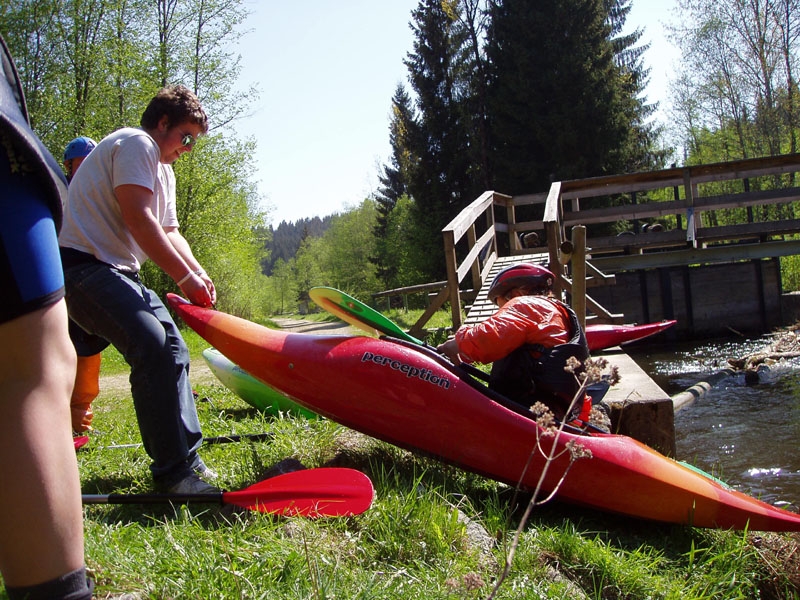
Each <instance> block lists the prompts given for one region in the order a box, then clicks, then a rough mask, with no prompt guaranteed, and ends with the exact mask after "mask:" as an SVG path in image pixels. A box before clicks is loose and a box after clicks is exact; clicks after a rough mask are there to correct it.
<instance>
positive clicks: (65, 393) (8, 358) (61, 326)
mask: <svg viewBox="0 0 800 600" xmlns="http://www.w3.org/2000/svg"><path fill="white" fill-rule="evenodd" d="M75 362H76V359H75V351H74V349H73V346H72V343H71V342H70V339H69V336H68V335H67V309H66V304H65V303H64V301H63V300H61V301H59V302H57V303H56V304H54V305H52V306H49V307H47V308H45V309H41V310H38V311H36V312H33V313H30V314H27V315H24V316H22V317H19V318H17V319H14V320H12V321H10V322H7V323H3V324H0V423H2V424H3V434H2V435H0V479H2V482H3V483H2V485H0V540H2V543H0V571H2V574H3V579H4V581H5V584H6V585H8V586H14V587H17V586H29V585H35V584H38V583H42V582H45V581H49V580H52V579H55V578H57V577H59V576H61V575H63V574H64V573H67V572H70V571H74V570H76V569H80V568H82V567H83V565H84V557H83V515H82V510H81V499H80V479H79V476H78V464H77V460H76V458H75V451H74V449H73V445H72V432H71V431H70V429H71V427H70V407H69V399H70V394H71V392H72V386H73V382H74V381H75Z"/></svg>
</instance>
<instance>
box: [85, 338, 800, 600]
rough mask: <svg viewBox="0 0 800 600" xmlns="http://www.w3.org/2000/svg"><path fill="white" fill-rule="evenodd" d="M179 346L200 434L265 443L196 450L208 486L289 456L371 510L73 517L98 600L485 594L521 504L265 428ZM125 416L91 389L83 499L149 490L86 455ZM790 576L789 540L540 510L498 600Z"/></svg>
mask: <svg viewBox="0 0 800 600" xmlns="http://www.w3.org/2000/svg"><path fill="white" fill-rule="evenodd" d="M186 337H187V342H188V343H189V345H190V348H192V356H193V367H192V368H193V383H194V385H195V388H196V390H197V391H198V396H199V397H200V398H202V399H204V400H201V401H200V402H198V411H199V413H200V419H201V423H202V424H203V429H204V432H205V434H206V435H207V436H215V435H226V434H231V433H238V434H248V433H263V432H266V431H269V432H271V433H272V434H273V437H272V439H271V441H269V442H261V443H238V444H225V445H218V446H209V447H207V448H203V449H202V451H201V452H202V454H203V458H204V460H206V462H207V463H209V465H210V466H212V467H213V468H214V469H216V470H217V471H218V472H219V473H220V485H222V486H224V487H225V488H226V489H242V488H243V487H246V486H248V485H250V484H252V483H254V482H255V481H258V480H259V479H260V477H261V476H262V473H263V472H264V471H265V470H267V469H268V468H269V467H271V466H272V465H273V464H275V463H276V462H279V461H280V460H283V459H285V458H289V457H291V458H296V459H298V460H300V461H301V462H302V463H303V464H305V465H306V466H307V467H319V466H324V465H328V464H337V465H340V466H350V467H353V468H357V469H359V470H361V471H363V472H365V473H367V474H368V475H369V476H370V478H371V479H372V481H373V483H374V485H375V488H376V492H377V495H376V499H375V502H374V504H373V506H372V508H371V509H370V510H368V511H367V512H366V513H364V514H363V515H360V516H358V517H351V518H347V519H322V520H318V521H308V520H303V519H283V518H274V517H269V516H265V515H260V514H254V513H248V514H245V515H240V516H239V517H236V518H235V519H233V520H232V521H231V522H228V521H226V520H224V519H221V518H220V517H219V513H218V512H217V511H216V510H215V509H208V508H204V507H201V506H197V507H189V508H187V507H176V508H175V509H172V508H171V507H169V506H166V507H160V508H159V507H155V508H153V507H143V506H127V507H120V506H116V507H115V506H107V507H102V506H93V507H87V509H86V510H85V519H86V521H85V522H86V540H87V542H86V546H87V560H88V562H89V566H90V569H91V570H92V572H93V573H94V575H95V577H96V579H97V581H98V591H97V597H98V598H100V599H103V598H109V597H115V596H119V595H120V594H121V593H123V592H127V593H133V594H134V595H133V596H131V597H130V598H131V599H138V600H143V599H144V598H286V599H296V598H313V599H318V598H319V599H321V598H331V597H334V596H335V597H338V598H392V599H394V598H398V599H399V598H403V599H404V600H405V599H409V598H411V599H415V598H426V599H427V598H448V599H449V598H453V599H455V598H459V599H460V598H486V597H487V596H488V594H489V593H490V590H491V588H492V585H493V582H494V581H495V579H496V577H497V576H498V574H499V572H500V570H501V569H502V566H503V564H504V562H505V559H506V556H507V554H508V549H509V545H510V542H511V539H512V537H513V535H514V532H515V529H516V527H517V525H518V523H519V521H520V519H521V516H522V509H523V508H524V506H525V501H526V500H527V498H526V497H521V498H515V495H514V493H513V490H511V489H510V488H508V487H506V486H503V485H500V484H497V483H496V482H493V481H490V480H487V479H485V478H482V477H479V476H477V475H472V474H469V473H465V472H463V471H461V470H459V469H456V468H453V467H448V466H445V465H442V464H440V463H438V462H435V461H432V460H428V459H426V458H423V457H420V456H417V455H414V454H412V453H409V452H406V451H403V450H400V449H398V448H396V447H393V446H390V445H388V444H384V443H381V442H377V441H375V440H373V439H371V438H369V437H367V436H363V435H360V434H357V433H355V432H353V431H351V430H349V429H347V428H344V427H341V426H339V425H337V424H335V423H332V422H330V421H327V420H324V419H320V420H317V421H313V422H312V421H307V420H304V419H299V418H292V417H285V416H284V417H281V418H269V417H266V416H265V415H263V414H260V413H258V412H257V411H255V410H253V409H252V408H251V407H249V406H248V405H246V404H245V403H243V402H242V401H241V400H239V399H238V398H236V397H235V396H233V395H232V394H230V393H229V392H228V391H227V390H226V389H225V388H224V387H222V386H221V385H219V384H218V383H216V382H215V381H214V379H213V378H212V379H211V380H209V381H205V380H203V379H202V378H200V377H199V374H200V371H201V369H202V366H201V365H202V364H203V362H204V361H203V360H202V358H200V357H199V354H198V353H199V352H200V351H202V349H203V348H205V347H206V345H205V344H203V343H202V342H198V341H197V340H196V339H195V338H194V337H193V334H192V333H191V332H187V333H186ZM123 377H124V378H125V381H127V375H123ZM376 392H377V391H376ZM377 400H378V398H377V397H376V401H377ZM131 404H132V403H131V400H130V395H129V391H128V388H127V386H123V387H122V388H117V391H115V392H112V390H111V388H110V387H109V386H104V387H103V392H102V393H101V397H100V398H99V399H98V401H97V406H98V410H99V412H98V416H97V417H96V426H97V428H98V431H99V432H100V433H99V434H98V435H97V436H96V437H93V438H92V440H91V441H90V444H89V446H87V447H86V448H85V449H83V450H81V451H80V452H79V461H80V470H81V480H82V486H83V488H84V491H85V492H87V493H94V492H97V493H108V492H111V491H114V492H122V493H134V492H137V493H138V492H145V491H149V489H150V483H149V482H150V479H149V475H148V468H147V465H148V459H147V456H146V455H145V453H144V451H143V450H141V449H123V450H113V451H112V450H101V449H99V447H100V446H101V445H102V446H106V445H111V444H121V443H131V442H138V441H139V439H138V429H137V426H136V423H135V416H134V415H133V411H132V409H131ZM798 573H800V537H798V535H796V534H760V533H758V532H749V533H747V534H745V533H744V532H723V531H714V530H701V529H693V528H689V527H678V526H671V525H663V524H658V523H652V522H649V521H641V520H637V519H630V518H625V517H618V516H614V515H609V514H606V513H600V512H597V511H589V510H584V509H580V508H578V507H575V506H568V505H564V504H560V503H548V504H546V505H543V506H541V507H538V508H536V509H535V510H534V512H533V515H532V518H531V519H530V521H529V522H528V523H527V524H526V525H525V527H524V528H523V531H522V533H521V538H520V545H519V548H518V550H517V553H516V556H515V557H514V561H513V563H512V569H511V573H510V576H509V578H508V580H507V581H506V582H505V583H504V584H503V585H502V586H501V588H500V591H499V593H498V595H497V597H498V598H507V599H512V598H513V599H515V600H516V599H534V598H536V599H537V600H538V599H540V598H580V599H587V598H603V599H605V598H644V597H651V598H701V597H702V598H716V597H724V598H731V597H741V598H755V597H758V598H762V599H763V598H766V599H789V598H798V597H800V581H798V580H797V577H798Z"/></svg>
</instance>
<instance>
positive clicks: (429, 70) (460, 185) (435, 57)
mask: <svg viewBox="0 0 800 600" xmlns="http://www.w3.org/2000/svg"><path fill="white" fill-rule="evenodd" d="M460 17H461V12H460V8H459V3H458V2H457V1H456V0H453V1H451V2H447V1H444V2H443V1H442V0H421V1H420V4H419V5H418V7H417V9H416V10H414V11H413V12H412V18H413V25H412V28H413V30H414V32H415V34H416V39H415V41H414V51H413V52H411V53H409V54H408V57H407V59H406V66H407V67H408V69H409V81H410V82H411V86H412V88H413V90H414V92H415V93H416V97H417V115H418V116H417V124H418V127H419V131H420V132H421V135H420V136H419V139H416V140H412V142H413V146H412V147H411V148H410V149H409V151H410V152H411V155H412V156H413V159H412V160H413V168H412V169H411V173H410V179H409V184H408V189H409V192H410V195H411V197H412V198H413V200H414V205H413V208H414V210H413V214H414V217H413V220H414V223H415V228H414V229H415V233H416V235H417V241H416V243H417V244H418V245H419V247H420V250H421V255H422V256H424V257H425V259H424V260H425V264H423V265H420V270H421V271H422V272H423V273H425V274H426V276H427V277H429V278H441V277H443V276H444V271H445V261H444V252H443V245H442V236H441V230H442V228H443V227H444V226H445V225H446V224H447V223H448V222H449V221H450V219H452V218H453V217H454V216H455V215H456V214H458V212H459V211H460V210H461V209H462V208H463V207H464V206H465V205H466V204H468V203H469V202H470V201H472V200H473V199H474V197H475V195H476V194H477V190H478V189H479V187H480V186H477V185H476V184H475V183H474V181H473V179H472V178H471V173H470V172H471V166H472V163H471V155H470V153H469V152H468V148H469V131H468V126H467V123H466V122H465V120H464V118H463V115H464V110H463V105H462V102H463V96H462V95H461V92H462V91H463V90H464V89H465V87H466V86H465V82H464V80H463V79H461V78H459V77H460V76H461V75H462V74H463V71H462V70H461V69H457V68H456V67H457V66H458V65H459V63H458V61H457V55H458V53H459V52H460V48H461V42H462V40H463V37H462V36H461V35H460V33H461V31H460V29H459V27H458V22H459V19H460Z"/></svg>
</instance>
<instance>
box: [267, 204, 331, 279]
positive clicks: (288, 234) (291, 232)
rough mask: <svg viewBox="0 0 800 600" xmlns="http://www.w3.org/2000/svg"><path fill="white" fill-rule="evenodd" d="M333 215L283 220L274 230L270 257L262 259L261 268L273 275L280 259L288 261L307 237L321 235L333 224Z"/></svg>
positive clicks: (269, 247)
mask: <svg viewBox="0 0 800 600" xmlns="http://www.w3.org/2000/svg"><path fill="white" fill-rule="evenodd" d="M332 218H333V216H332V215H329V216H327V217H323V218H319V217H313V218H311V219H300V220H299V221H297V222H292V223H287V222H286V221H281V223H280V225H278V227H277V228H275V229H273V228H272V226H271V225H270V229H271V230H272V241H271V242H269V243H267V249H268V250H269V251H270V255H269V259H267V260H265V261H262V263H261V270H262V271H263V273H264V274H265V275H272V268H273V267H274V266H275V263H276V262H277V261H278V260H279V259H283V260H284V261H286V262H288V261H290V260H291V259H293V258H294V256H295V254H297V250H298V249H299V248H300V244H301V243H302V241H303V240H304V239H306V238H307V237H309V236H310V237H315V238H316V237H321V236H322V234H324V233H325V232H326V231H327V230H328V228H329V227H330V226H331V219H332Z"/></svg>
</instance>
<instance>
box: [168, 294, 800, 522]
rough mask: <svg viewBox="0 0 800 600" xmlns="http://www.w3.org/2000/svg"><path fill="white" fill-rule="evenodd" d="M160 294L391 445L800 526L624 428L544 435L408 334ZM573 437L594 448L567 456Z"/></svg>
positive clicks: (240, 357)
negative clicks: (325, 324) (274, 322)
mask: <svg viewBox="0 0 800 600" xmlns="http://www.w3.org/2000/svg"><path fill="white" fill-rule="evenodd" d="M167 299H168V301H169V304H170V305H171V306H172V308H173V309H174V310H175V311H176V312H177V313H178V315H179V316H180V317H181V318H182V319H183V320H184V321H185V322H186V323H187V324H188V325H189V326H190V327H191V328H192V329H194V330H195V331H196V332H197V333H198V334H200V336H201V337H203V338H204V339H205V340H206V341H207V342H209V343H210V344H211V345H212V346H214V347H215V348H217V349H218V350H219V351H220V352H222V353H223V354H224V355H225V356H227V357H228V358H229V359H230V360H232V361H233V362H234V363H236V364H238V365H239V366H240V367H241V368H243V369H245V370H246V371H247V372H248V373H250V374H251V375H253V376H254V377H257V378H258V379H260V380H262V381H263V382H264V383H266V384H267V385H269V386H271V387H274V388H276V389H278V390H280V391H281V392H283V393H284V394H286V395H287V396H289V397H291V398H292V399H294V400H295V401H296V402H298V403H299V404H302V405H303V406H306V407H307V408H308V409H309V410H312V411H314V412H315V413H317V414H320V415H323V416H325V417H328V418H330V419H332V420H334V421H337V422H339V423H341V424H342V425H345V426H347V427H350V428H352V429H355V430H357V431H361V432H362V433H365V434H367V435H370V436H372V437H375V438H378V439H381V440H384V441H386V442H389V443H391V444H394V445H396V446H399V447H402V448H406V449H409V450H413V451H418V452H421V453H424V454H426V455H428V456H432V457H435V458H437V459H439V460H441V461H443V462H447V463H450V464H453V465H456V466H458V467H460V468H463V469H466V470H469V471H472V472H475V473H478V474H481V475H484V476H486V477H489V478H491V479H494V480H497V481H502V482H505V483H508V484H510V485H516V484H518V483H519V484H520V485H521V486H522V487H523V488H526V489H528V490H533V489H535V488H536V486H537V484H538V483H539V480H540V478H541V480H542V490H544V491H545V492H550V491H553V490H556V494H557V497H558V498H559V499H560V500H563V501H566V502H571V503H574V504H580V505H583V506H588V507H592V508H597V509H601V510H605V511H609V512H614V513H619V514H624V515H630V516H633V517H640V518H645V519H653V520H656V521H663V522H669V523H679V524H687V525H694V526H697V527H718V528H725V529H728V528H734V529H744V528H745V527H749V529H752V530H769V531H800V515H798V514H796V513H793V512H789V511H786V510H782V509H780V508H776V507H774V506H771V505H769V504H767V503H765V502H761V501H759V500H756V499H755V498H752V497H750V496H748V495H746V494H743V493H741V492H738V491H736V490H733V489H731V488H729V487H727V486H725V485H724V484H723V483H721V482H719V481H717V480H715V479H713V478H711V477H710V476H707V475H706V474H704V473H702V472H699V471H698V470H695V469H693V468H689V467H687V466H684V465H682V464H681V463H679V462H676V461H674V460H672V459H670V458H667V457H665V456H663V455H661V454H659V453H658V452H656V451H655V450H653V449H651V448H648V447H647V446H645V445H644V444H641V443H640V442H637V441H636V440H634V439H632V438H629V437H626V436H621V435H611V434H594V435H586V434H584V433H580V432H575V433H572V432H567V431H564V432H561V433H560V434H559V435H558V436H550V437H545V436H543V435H542V434H543V430H542V429H541V428H540V427H539V425H537V424H536V422H535V421H533V420H531V419H530V418H528V417H527V416H524V415H523V414H520V412H517V411H518V410H519V409H516V410H515V409H514V408H513V407H512V406H511V405H510V404H511V403H508V401H507V400H506V401H505V402H503V400H502V399H499V398H492V397H489V396H488V395H487V393H485V388H483V387H482V386H481V384H479V383H477V382H475V381H474V380H472V379H471V378H470V377H469V376H468V375H466V374H465V373H463V372H462V371H461V370H460V369H458V368H457V367H454V366H452V365H450V364H449V363H448V362H447V361H446V360H445V359H443V358H442V357H441V356H439V355H437V354H436V353H435V352H432V351H430V350H426V349H424V348H421V347H419V346H415V345H413V344H411V343H409V342H403V341H396V340H395V341H393V340H390V339H386V338H384V339H374V338H370V337H361V336H354V337H346V336H321V335H307V334H302V333H286V332H283V331H277V330H272V329H268V328H266V327H263V326H261V325H258V324H256V323H253V322H250V321H247V320H245V319H240V318H238V317H234V316H232V315H229V314H226V313H222V312H218V311H215V310H213V309H207V308H201V307H199V306H194V305H192V304H189V303H188V302H186V301H185V300H183V299H182V298H180V297H179V296H176V295H174V294H168V295H167ZM505 403H508V404H509V405H506V404H505ZM573 444H577V445H578V446H580V447H582V448H583V449H585V450H588V451H589V452H591V454H592V457H591V458H579V459H577V460H575V461H574V462H572V464H570V452H569V449H568V445H570V446H571V445H573ZM551 452H553V453H554V456H555V458H554V459H553V460H552V461H551V462H550V463H549V464H548V463H547V461H546V460H545V458H544V457H545V456H547V455H549V454H550V453H551ZM562 478H563V481H562Z"/></svg>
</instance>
